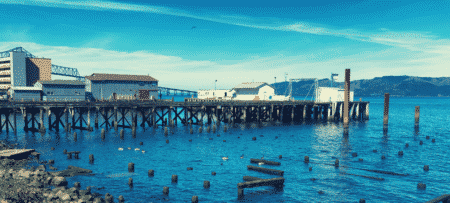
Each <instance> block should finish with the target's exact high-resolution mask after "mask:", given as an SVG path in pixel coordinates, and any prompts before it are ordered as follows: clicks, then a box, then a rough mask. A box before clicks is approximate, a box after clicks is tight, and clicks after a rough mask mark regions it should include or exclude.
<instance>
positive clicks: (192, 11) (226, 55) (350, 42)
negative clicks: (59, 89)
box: [0, 0, 450, 91]
mask: <svg viewBox="0 0 450 203" xmlns="http://www.w3.org/2000/svg"><path fill="white" fill-rule="evenodd" d="M149 2H151V3H149ZM0 14H1V15H0V52H1V51H6V50H9V49H12V48H15V47H23V48H24V49H26V50H27V51H29V52H31V53H32V54H34V55H36V56H39V57H44V58H51V60H52V64H55V65H60V66H65V67H71V68H76V69H78V72H79V73H80V75H82V76H86V75H91V74H92V73H114V74H132V75H150V76H152V77H154V78H156V79H157V80H159V86H162V87H170V88H179V89H186V90H194V91H195V90H199V89H202V90H204V89H214V88H215V85H216V86H217V89H231V88H233V87H234V86H236V85H238V84H240V83H243V82H267V83H274V82H275V81H276V82H282V81H285V79H286V78H287V79H288V80H289V79H290V78H318V79H323V78H330V76H331V73H337V74H339V80H338V81H339V82H342V81H343V80H344V73H345V69H350V71H351V77H350V78H351V80H352V81H353V80H362V79H373V78H374V77H382V76H387V75H394V76H395V75H409V76H421V77H449V75H450V57H449V56H450V23H449V19H450V1H449V0H433V1H417V0H407V1H381V0H380V1H365V0H360V1H353V0H331V1H323V0H316V1H311V2H310V1H292V0H290V1H285V0H277V1H273V0H270V1H254V0H248V1H242V0H240V1H237V0H228V1H185V0H183V1H178V0H154V1H136V0H130V1H122V0H121V1H117V0H116V1H114V0H110V1H95V0H94V1H63V0H26V1H24V0H0ZM286 74H287V77H286ZM275 77H276V79H275ZM62 78H64V79H72V78H67V77H61V76H53V75H52V79H62ZM216 80H217V82H215V81H216Z"/></svg>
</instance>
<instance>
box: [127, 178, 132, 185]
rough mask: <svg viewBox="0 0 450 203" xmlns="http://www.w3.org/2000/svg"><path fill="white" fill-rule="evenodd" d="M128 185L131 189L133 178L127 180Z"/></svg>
mask: <svg viewBox="0 0 450 203" xmlns="http://www.w3.org/2000/svg"><path fill="white" fill-rule="evenodd" d="M128 185H129V186H130V187H133V178H128Z"/></svg>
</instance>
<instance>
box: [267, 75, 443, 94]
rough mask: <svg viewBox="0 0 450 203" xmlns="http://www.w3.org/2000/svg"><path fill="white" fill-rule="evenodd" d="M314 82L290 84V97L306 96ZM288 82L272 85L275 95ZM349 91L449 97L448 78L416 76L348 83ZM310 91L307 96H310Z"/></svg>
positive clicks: (339, 84)
mask: <svg viewBox="0 0 450 203" xmlns="http://www.w3.org/2000/svg"><path fill="white" fill-rule="evenodd" d="M318 83H319V87H330V79H328V78H325V79H319V80H318ZM313 84H314V81H313V80H311V81H300V82H293V83H292V95H302V96H304V95H308V90H309V89H310V88H311V86H312V85H313ZM288 85H289V82H279V83H272V84H271V86H272V87H274V89H275V94H277V95H283V94H285V92H286V89H287V87H288ZM334 87H340V88H344V82H335V83H334ZM350 90H351V91H354V96H355V97H356V96H382V95H384V94H385V93H389V94H390V95H392V96H405V97H412V96H431V97H439V96H444V97H446V96H450V77H435V78H433V77H417V76H406V75H403V76H383V77H375V78H373V79H362V80H354V81H350ZM312 92H313V91H312V89H311V90H310V91H309V95H312Z"/></svg>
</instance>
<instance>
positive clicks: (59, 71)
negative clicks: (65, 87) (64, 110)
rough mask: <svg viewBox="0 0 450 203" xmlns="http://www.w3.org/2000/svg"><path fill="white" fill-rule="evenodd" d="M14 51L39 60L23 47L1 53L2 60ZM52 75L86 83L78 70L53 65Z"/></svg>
mask: <svg viewBox="0 0 450 203" xmlns="http://www.w3.org/2000/svg"><path fill="white" fill-rule="evenodd" d="M12 51H13V52H22V53H25V54H26V57H27V58H38V57H36V56H35V55H33V54H31V53H30V52H28V51H27V50H25V49H24V48H22V47H16V48H13V49H10V50H8V51H3V52H0V58H6V57H10V53H9V52H12ZM52 74H53V75H62V76H67V77H74V78H76V79H77V80H81V81H84V77H83V76H81V75H80V73H78V70H77V69H76V68H69V67H63V66H58V65H53V64H52Z"/></svg>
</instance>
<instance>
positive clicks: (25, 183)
mask: <svg viewBox="0 0 450 203" xmlns="http://www.w3.org/2000/svg"><path fill="white" fill-rule="evenodd" d="M9 147H10V146H8V145H6V144H4V142H0V150H3V149H8V148H9ZM12 147H14V146H12ZM30 161H32V159H30V158H28V159H23V160H18V161H16V160H13V159H2V160H0V202H1V203H14V202H77V203H84V202H85V203H88V202H105V200H104V199H103V198H101V196H102V195H101V194H99V193H91V191H90V187H88V188H87V189H86V190H80V189H78V188H76V187H72V188H68V187H67V185H68V182H67V180H66V178H65V177H64V176H66V177H69V176H75V175H83V174H88V173H92V171H90V170H87V169H82V168H78V167H74V166H69V167H68V169H67V170H64V171H59V172H47V169H46V167H45V165H40V166H38V167H37V168H31V169H27V168H26V166H27V163H28V162H30ZM50 186H53V187H54V188H53V189H50Z"/></svg>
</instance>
